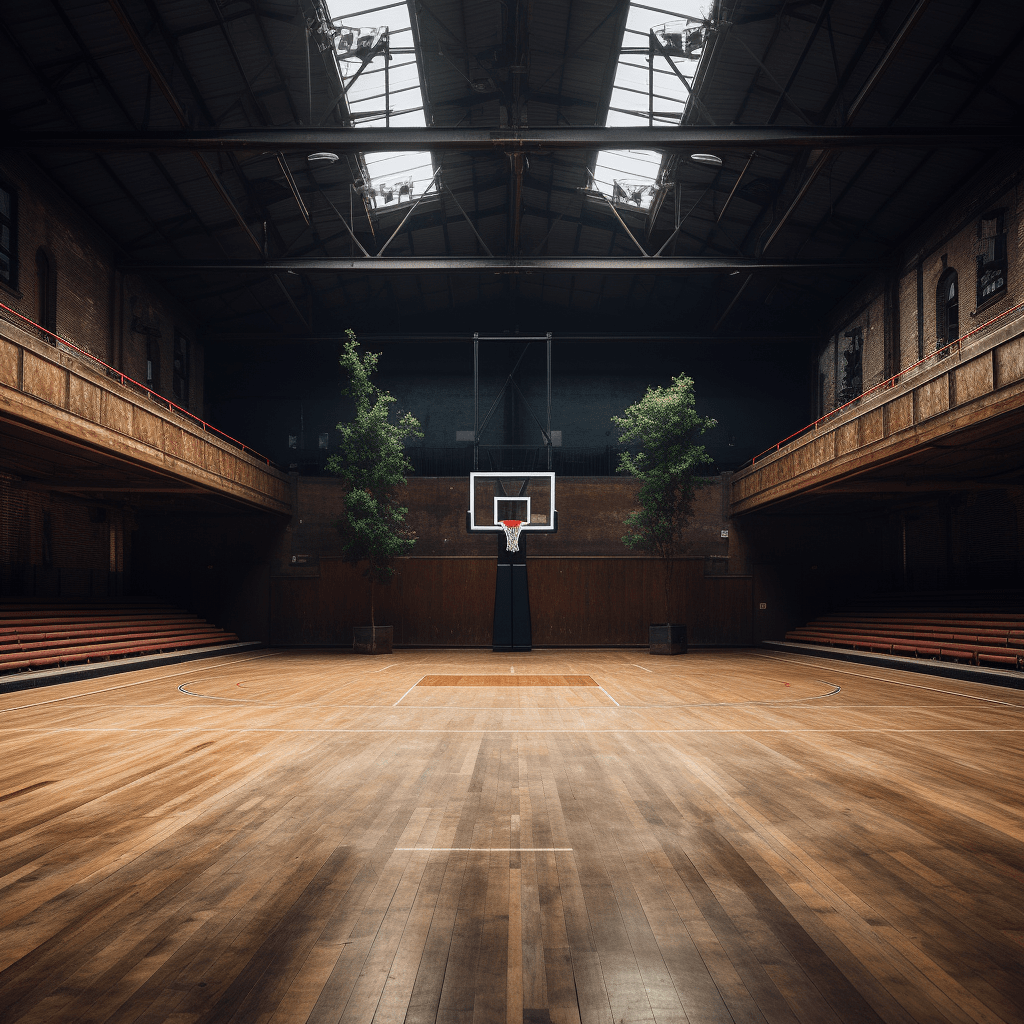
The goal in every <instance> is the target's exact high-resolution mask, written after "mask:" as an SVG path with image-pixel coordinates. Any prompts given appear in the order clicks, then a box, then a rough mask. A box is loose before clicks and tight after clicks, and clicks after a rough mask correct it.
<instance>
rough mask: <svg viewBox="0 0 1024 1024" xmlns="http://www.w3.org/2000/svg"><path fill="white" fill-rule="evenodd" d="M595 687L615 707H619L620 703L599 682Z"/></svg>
mask: <svg viewBox="0 0 1024 1024" xmlns="http://www.w3.org/2000/svg"><path fill="white" fill-rule="evenodd" d="M597 688H598V689H599V690H600V691H601V692H602V693H603V694H604V695H605V696H606V697H607V698H608V699H609V700H610V701H611V702H612V703H613V704H614V705H615V706H616V707H617V708H621V707H622V705H621V704H620V703H619V702H618V701H617V700H616V699H615V698H614V697H613V696H612V695H611V694H610V693H609V692H608V691H607V690H606V689H605V688H604V687H603V686H602V685H601V684H600V683H598V684H597Z"/></svg>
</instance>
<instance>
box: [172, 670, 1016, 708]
mask: <svg viewBox="0 0 1024 1024" xmlns="http://www.w3.org/2000/svg"><path fill="white" fill-rule="evenodd" d="M420 678H421V679H422V678H423V677H422V676H421V677H420ZM186 685H187V684H186V683H182V684H181V686H179V687H178V689H179V690H180V691H181V692H182V693H184V694H187V695H188V696H190V697H204V698H206V699H208V700H222V701H226V702H227V703H229V704H251V705H255V706H256V707H260V708H284V709H286V710H290V711H295V710H298V709H300V708H307V709H308V708H322V709H325V710H327V709H333V710H335V711H337V710H341V709H343V708H356V709H364V710H367V711H372V710H379V709H380V708H396V707H398V704H397V702H396V703H395V704H270V703H264V702H263V701H257V700H249V699H247V698H241V697H218V696H217V695H216V694H212V693H193V692H192V691H191V690H186V689H185V686H186ZM417 685H418V683H414V684H413V685H412V686H410V687H409V689H408V690H406V691H405V693H403V694H402V696H401V697H399V701H402V700H405V698H406V697H407V696H408V695H409V692H410V691H411V690H414V689H415V688H416V686H417ZM832 685H833V686H834V689H832V690H829V692H828V693H818V694H814V695H813V696H811V697H795V698H793V700H738V701H717V702H714V703H708V704H619V703H618V702H617V701H616V702H615V707H617V708H622V709H623V710H624V711H644V710H647V709H651V708H742V707H791V706H793V705H800V704H803V703H804V702H805V701H809V700H822V699H824V698H825V697H834V696H835V695H836V694H837V693H840V692H841V691H842V687H840V686H835V684H832ZM597 688H598V689H602V690H603V689H604V687H601V686H599V687H597ZM451 689H463V690H469V689H474V690H477V689H487V687H469V686H463V687H451ZM527 689H558V687H527ZM581 689H584V687H581ZM585 689H588V690H589V689H591V687H589V686H588V687H585ZM605 693H607V691H605ZM608 697H609V698H610V699H611V700H612V701H615V698H614V697H612V696H611V694H608ZM1010 706H1011V707H1016V706H1017V705H1010ZM402 710H403V711H611V710H613V709H612V708H610V707H609V706H608V705H607V704H576V705H573V704H551V705H548V704H540V705H536V706H534V707H521V706H519V705H515V704H506V705H505V706H504V707H490V706H487V705H483V704H406V705H404V706H403V707H402Z"/></svg>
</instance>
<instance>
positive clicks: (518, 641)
mask: <svg viewBox="0 0 1024 1024" xmlns="http://www.w3.org/2000/svg"><path fill="white" fill-rule="evenodd" d="M491 649H492V650H495V651H532V650H533V629H532V625H531V622H530V591H529V586H528V584H527V580H526V554H525V552H524V551H523V536H522V534H520V536H519V550H518V551H509V550H508V547H507V542H506V541H505V536H504V534H502V536H501V549H500V551H499V552H498V572H497V575H496V576H495V580H494V633H493V636H492V640H491Z"/></svg>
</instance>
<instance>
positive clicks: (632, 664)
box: [630, 661, 654, 673]
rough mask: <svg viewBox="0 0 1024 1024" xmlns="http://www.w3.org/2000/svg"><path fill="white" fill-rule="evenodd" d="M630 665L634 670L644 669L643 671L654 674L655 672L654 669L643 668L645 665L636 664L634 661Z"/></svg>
mask: <svg viewBox="0 0 1024 1024" xmlns="http://www.w3.org/2000/svg"><path fill="white" fill-rule="evenodd" d="M630 665H631V666H632V667H633V668H642V669H643V670H644V671H645V672H652V673H653V672H654V669H653V668H646V667H645V666H643V665H638V664H636V662H634V661H631V662H630Z"/></svg>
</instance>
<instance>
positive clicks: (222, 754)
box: [0, 651, 1024, 1024]
mask: <svg viewBox="0 0 1024 1024" xmlns="http://www.w3.org/2000/svg"><path fill="white" fill-rule="evenodd" d="M482 676H492V677H493V679H492V680H490V681H489V682H483V683H482V682H481V681H480V677H482ZM516 676H520V677H523V676H527V677H533V678H531V679H530V681H529V682H528V683H527V684H526V685H520V681H519V680H517V679H516ZM425 677H449V679H448V680H447V681H446V680H444V679H442V681H441V682H440V683H437V681H436V678H435V679H434V680H433V685H422V686H420V685H417V683H418V682H419V681H420V680H422V679H424V678H425ZM544 677H555V678H556V679H557V682H552V680H551V679H548V678H544ZM459 678H462V679H463V680H471V682H469V683H468V684H467V685H458V682H459ZM452 679H454V682H455V683H456V685H451V680H452ZM536 684H545V685H536ZM1022 714H1024V693H1021V692H1019V691H1015V690H1012V689H1002V688H998V687H994V686H986V685H983V684H975V683H966V682H955V681H951V680H947V679H942V678H938V677H934V676H927V675H916V674H909V673H901V672H898V671H886V670H882V669H876V668H873V667H867V666H860V665H848V664H843V663H838V662H830V661H818V660H815V659H810V658H802V657H797V656H788V655H779V654H773V653H771V652H761V651H736V652H724V651H715V652H704V653H702V652H694V653H691V654H689V655H686V656H683V657H676V658H665V657H662V658H652V657H650V656H648V655H647V654H646V653H644V652H640V651H572V652H565V651H562V652H543V651H537V652H533V653H531V654H522V655H512V656H510V655H499V654H491V653H490V652H452V651H430V652H424V651H405V652H400V653H397V654H394V655H392V656H388V657H385V658H369V657H359V656H356V655H352V654H349V653H346V652H294V651H280V652H273V651H259V652H255V653H250V654H248V655H244V656H237V657H234V658H223V659H216V660H211V661H206V662H193V663H190V664H187V665H178V666H174V667H170V668H168V667H165V668H162V669H152V670H149V671H145V672H136V673H132V674H125V675H116V676H109V677H105V678H102V679H93V680H88V681H82V682H77V683H68V684H64V685H62V686H57V687H49V688H46V689H41V690H35V691H27V692H21V693H15V694H8V695H4V696H0V1021H3V1022H8V1021H18V1022H30V1021H31V1022H39V1024H42V1022H48V1024H49V1022H71V1021H81V1022H89V1024H102V1022H115V1021H116V1022H124V1024H128V1022H138V1024H154V1022H162V1021H169V1022H174V1024H194V1022H204V1024H206V1022H209V1024H220V1022H227V1021H233V1022H245V1024H271V1022H274V1024H285V1022H287V1024H300V1022H307V1021H309V1022H317V1024H320V1022H329V1021H330V1022H334V1021H345V1022H348V1021H353V1022H354V1021H366V1022H369V1021H376V1022H402V1021H407V1022H410V1024H427V1022H433V1021H440V1022H444V1024H476V1022H487V1024H491V1022H494V1024H537V1022H546V1021H551V1022H557V1024H569V1022H576V1021H581V1022H601V1024H612V1022H614V1024H619V1022H627V1024H628V1022H641V1021H643V1022H657V1024H667V1022H670V1021H672V1022H676V1021H678V1022H682V1021H691V1022H711V1021H714V1022H730V1021H731V1022H749V1024H754V1022H763V1021H767V1022H773V1024H794V1022H801V1024H831V1022H837V1021H844V1022H845V1021H851V1022H858V1024H859V1022H864V1024H867V1022H874V1021H895V1022H943V1021H949V1022H977V1024H996V1022H1001V1021H1002V1022H1009V1021H1024V817H1022V811H1024V779H1022V775H1024V772H1022V769H1024V731H1022V729H1024V718H1022Z"/></svg>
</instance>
